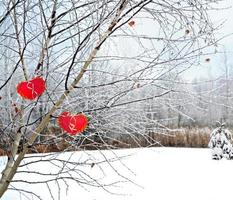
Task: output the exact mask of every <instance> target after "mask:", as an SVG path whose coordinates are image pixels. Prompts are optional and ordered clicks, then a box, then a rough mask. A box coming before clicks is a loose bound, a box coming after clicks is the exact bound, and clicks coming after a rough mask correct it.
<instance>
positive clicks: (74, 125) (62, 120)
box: [58, 112, 88, 135]
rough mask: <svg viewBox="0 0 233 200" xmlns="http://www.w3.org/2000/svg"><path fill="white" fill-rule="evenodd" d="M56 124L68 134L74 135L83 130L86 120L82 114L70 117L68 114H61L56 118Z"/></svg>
mask: <svg viewBox="0 0 233 200" xmlns="http://www.w3.org/2000/svg"><path fill="white" fill-rule="evenodd" d="M58 124H59V126H60V127H61V128H62V129H63V130H64V131H66V132H67V133H68V134H70V135H76V134H78V133H81V132H83V131H84V130H85V128H86V127H87V124H88V120H87V117H86V116H85V115H83V114H78V115H72V114H71V113H69V112H63V113H62V114H61V115H60V116H59V117H58Z"/></svg>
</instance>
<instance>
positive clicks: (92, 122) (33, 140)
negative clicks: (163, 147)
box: [0, 0, 218, 199]
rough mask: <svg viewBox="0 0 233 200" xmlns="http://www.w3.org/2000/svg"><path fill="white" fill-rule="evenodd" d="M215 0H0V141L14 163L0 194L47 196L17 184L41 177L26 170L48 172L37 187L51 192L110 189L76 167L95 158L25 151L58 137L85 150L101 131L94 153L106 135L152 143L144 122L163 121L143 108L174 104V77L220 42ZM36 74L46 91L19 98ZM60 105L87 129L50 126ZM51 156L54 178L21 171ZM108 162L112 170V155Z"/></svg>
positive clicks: (8, 167)
mask: <svg viewBox="0 0 233 200" xmlns="http://www.w3.org/2000/svg"><path fill="white" fill-rule="evenodd" d="M217 2H218V1H211V0H191V1H190V0H187V1H181V2H180V1H176V0H172V1H162V0H140V1H133V0H101V1H95V0H83V1H74V0H66V1H61V0H49V1H41V0H39V1H35V0H26V1H21V0H18V1H17V0H3V1H2V2H1V3H0V45H1V50H0V51H1V55H0V56H1V60H0V65H1V68H0V70H1V74H2V75H1V80H0V84H1V85H0V93H1V100H0V101H1V113H0V114H1V138H2V140H3V143H4V142H5V144H6V143H9V145H2V149H3V150H4V151H5V152H6V154H7V156H8V161H7V163H6V165H5V166H4V170H3V171H2V176H1V180H0V197H2V196H3V195H4V193H5V192H6V191H7V190H8V189H13V190H16V191H19V192H21V193H23V194H25V195H27V194H29V195H31V194H32V195H34V196H35V198H37V199H41V198H40V196H39V195H38V194H36V193H34V192H32V191H30V190H27V189H22V188H16V187H15V186H14V183H15V182H23V183H26V184H33V183H35V182H33V181H32V180H27V179H26V178H27V177H25V178H23V179H16V178H15V175H17V174H20V173H21V174H22V173H24V174H29V173H31V174H33V173H34V174H37V175H38V174H39V175H41V176H42V177H47V179H46V180H45V179H43V178H42V179H41V180H37V183H41V184H44V185H46V186H47V188H48V190H49V192H50V191H51V190H50V186H49V184H50V182H55V183H56V184H57V185H58V188H59V184H61V182H63V183H66V181H67V180H73V181H75V182H76V183H78V184H80V185H84V184H89V185H92V186H97V187H100V186H101V187H102V188H104V189H105V188H106V187H107V185H104V184H103V183H101V182H98V180H95V179H93V178H92V177H91V176H89V175H88V174H85V172H80V171H79V166H80V165H92V164H93V163H94V162H95V160H94V161H91V162H89V161H90V160H88V161H86V162H82V163H81V162H79V161H73V160H66V159H64V158H63V159H58V158H56V157H53V156H51V155H48V156H44V155H40V154H38V155H36V156H30V155H26V154H27V153H29V152H32V151H33V150H34V151H36V147H37V146H38V145H43V144H51V145H52V144H56V145H59V142H60V141H62V140H65V141H66V142H67V144H68V146H67V147H66V148H65V149H64V148H63V151H69V150H79V149H81V146H82V144H81V143H82V141H83V140H81V137H84V138H85V140H87V141H89V143H91V144H92V145H95V144H96V143H98V142H97V138H96V136H98V140H100V144H101V145H100V146H98V145H96V148H97V149H100V148H102V147H103V146H104V147H105V148H108V147H109V148H111V145H109V144H108V143H106V142H105V140H104V139H103V137H105V138H111V137H115V136H118V135H120V134H125V135H126V134H128V135H129V136H130V137H131V139H133V140H134V141H135V142H137V137H136V134H140V135H141V136H142V137H145V139H146V132H147V129H148V128H149V129H151V128H154V127H156V128H158V127H160V128H161V127H163V123H161V121H159V120H158V115H159V113H158V112H159V110H158V109H157V110H156V111H155V115H154V116H153V117H151V116H148V112H147V111H148V107H147V106H149V107H150V106H151V105H152V104H153V105H156V106H158V105H159V106H162V105H164V102H168V103H169V104H170V102H171V101H172V96H169V95H168V94H169V93H179V90H176V88H173V84H172V83H173V81H174V82H175V81H176V80H177V77H178V76H179V74H181V73H182V72H183V71H185V70H186V69H188V68H190V67H192V66H194V65H197V64H198V63H199V62H200V59H199V56H200V55H202V53H203V50H204V49H205V48H207V47H208V48H209V47H213V48H215V45H216V43H217V41H218V40H217V39H215V37H214V31H215V29H216V28H217V27H214V25H213V24H212V22H211V21H210V19H209V17H208V10H210V9H213V8H214V7H212V6H214V5H215V3H217ZM35 76H42V77H43V78H44V79H45V80H46V85H47V89H46V92H45V93H44V94H43V95H42V96H40V97H39V98H38V99H36V100H34V101H26V100H23V99H22V98H21V97H19V96H18V95H17V94H16V89H15V88H16V85H17V84H18V83H19V82H20V81H22V80H30V79H31V78H33V77H35ZM168 82H170V84H168ZM63 110H68V111H73V112H75V113H81V112H82V113H85V114H86V115H87V116H88V117H89V127H88V129H87V130H86V131H85V132H84V133H83V135H80V136H77V137H72V136H68V135H66V134H65V133H63V132H62V131H61V130H60V132H59V131H58V133H56V134H55V132H54V131H51V129H50V128H51V127H54V126H57V125H56V119H57V116H58V115H59V114H60V113H61V112H62V111H63ZM156 112H157V113H156ZM162 114H163V113H161V115H162ZM156 116H157V117H156ZM153 142H154V141H153ZM29 158H31V159H29ZM32 158H33V159H32ZM42 158H43V159H42ZM34 159H35V160H34ZM115 159H117V158H115ZM53 161H54V162H57V164H56V166H57V167H58V169H59V170H58V171H57V172H56V173H54V174H50V175H48V174H46V173H43V172H40V171H33V170H29V169H28V168H23V167H25V166H27V167H30V165H32V164H34V163H38V162H51V163H53ZM104 161H105V162H108V164H109V165H110V166H112V167H113V169H114V165H112V164H111V162H110V161H111V160H108V159H107V158H105V159H104ZM94 164H95V163H94ZM22 168H23V169H24V170H21V169H22ZM25 169H28V171H27V170H25ZM71 172H72V173H71ZM75 172H76V173H75ZM116 173H117V171H116ZM124 178H125V179H126V180H127V177H124ZM111 185H112V183H110V184H109V185H108V186H111ZM59 191H60V190H59ZM50 193H51V197H52V198H54V197H53V194H52V192H50Z"/></svg>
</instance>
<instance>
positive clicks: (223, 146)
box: [208, 124, 233, 160]
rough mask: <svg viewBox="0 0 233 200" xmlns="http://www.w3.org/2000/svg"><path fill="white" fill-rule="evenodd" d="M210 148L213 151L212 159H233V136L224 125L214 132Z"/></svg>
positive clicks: (211, 136)
mask: <svg viewBox="0 0 233 200" xmlns="http://www.w3.org/2000/svg"><path fill="white" fill-rule="evenodd" d="M208 146H209V147H210V148H211V149H212V159H214V160H220V159H222V158H226V159H233V147H232V135H231V132H230V131H229V130H227V129H225V127H224V124H222V125H221V126H220V127H218V128H216V129H214V130H213V132H212V133H211V135H210V141H209V144H208Z"/></svg>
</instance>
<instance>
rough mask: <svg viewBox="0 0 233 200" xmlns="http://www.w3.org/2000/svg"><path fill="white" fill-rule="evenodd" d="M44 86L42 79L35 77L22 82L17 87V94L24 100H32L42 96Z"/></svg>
mask: <svg viewBox="0 0 233 200" xmlns="http://www.w3.org/2000/svg"><path fill="white" fill-rule="evenodd" d="M45 89H46V84H45V81H44V79H43V78H41V77H35V78H33V79H31V80H29V81H23V82H21V83H19V84H18V85H17V88H16V90H17V93H18V94H19V95H20V96H21V97H23V98H24V99H28V100H33V99H36V98H37V97H39V96H40V95H42V94H43V92H44V91H45Z"/></svg>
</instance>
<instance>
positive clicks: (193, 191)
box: [0, 147, 233, 200]
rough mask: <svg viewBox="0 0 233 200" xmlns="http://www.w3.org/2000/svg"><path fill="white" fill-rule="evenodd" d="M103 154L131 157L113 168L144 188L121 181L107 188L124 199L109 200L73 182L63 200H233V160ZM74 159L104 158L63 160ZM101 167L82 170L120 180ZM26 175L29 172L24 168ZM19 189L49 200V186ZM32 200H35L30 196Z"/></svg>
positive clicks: (79, 155) (172, 153)
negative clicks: (115, 185)
mask: <svg viewBox="0 0 233 200" xmlns="http://www.w3.org/2000/svg"><path fill="white" fill-rule="evenodd" d="M102 152H103V153H104V156H106V157H108V158H113V155H114V154H116V155H118V156H124V155H130V156H127V157H124V158H122V160H121V161H122V163H120V162H119V161H117V162H113V163H112V165H113V166H114V168H115V169H117V171H118V172H119V173H120V174H121V175H123V176H126V177H128V178H129V179H130V180H132V181H134V182H135V183H137V184H138V185H140V186H137V185H135V184H132V183H129V182H127V183H126V182H122V183H120V184H117V186H118V187H114V186H111V187H109V188H108V189H109V190H110V191H111V192H114V193H117V194H121V195H111V194H109V193H107V192H106V191H104V190H103V189H101V188H92V187H90V186H85V189H84V188H82V187H80V186H78V185H77V184H75V183H74V182H69V190H68V192H67V194H66V191H65V185H64V188H61V189H62V195H61V197H60V199H61V200H76V199H80V200H82V199H85V200H109V199H110V200H125V199H127V200H150V199H151V200H152V199H153V200H155V199H156V200H174V199H177V200H187V199H188V200H219V199H232V183H231V181H232V180H233V172H232V169H233V161H230V160H220V161H215V160H211V153H210V149H191V148H162V147H159V148H144V149H143V148H142V149H124V150H115V151H113V152H111V151H102ZM71 155H72V158H74V159H80V160H83V159H84V158H85V159H86V158H87V156H90V157H92V156H93V157H95V159H98V160H100V159H101V158H103V155H101V154H100V152H98V151H89V152H75V153H65V154H63V155H62V156H64V157H67V159H68V158H69V157H70V156H71ZM114 157H115V156H114ZM3 160H4V158H2V159H1V160H0V164H3ZM100 165H101V167H102V169H103V170H104V174H103V173H102V172H101V170H99V166H94V167H93V168H91V167H90V166H88V167H85V169H83V170H84V171H85V172H86V173H88V174H90V175H91V176H92V177H98V178H104V179H103V180H104V182H109V181H114V180H119V179H120V178H119V177H118V176H117V174H116V173H115V172H114V171H113V170H112V169H111V167H110V166H109V165H108V164H106V163H105V164H104V163H103V164H100ZM124 165H125V166H124ZM126 166H127V167H128V168H129V169H127V167H126ZM31 167H32V168H30V169H33V170H37V171H38V170H42V171H46V172H52V171H54V170H56V169H55V167H54V168H53V167H51V166H50V165H49V164H48V163H43V162H42V163H40V164H39V163H37V164H35V165H32V166H31ZM24 170H27V169H26V168H24ZM130 170H132V172H131V171H130ZM20 176H22V175H19V176H18V178H19V177H20ZM24 176H25V175H24ZM26 176H27V178H29V180H34V181H36V180H37V177H36V175H30V174H29V175H26ZM121 180H122V179H121ZM17 184H18V183H17ZM17 184H16V183H15V186H20V187H21V188H23V189H27V190H32V191H36V192H37V193H38V194H40V195H41V197H42V198H43V199H46V200H49V199H50V195H49V193H48V190H47V189H46V186H42V185H29V184H18V185H17ZM51 190H54V191H55V190H56V186H55V184H54V185H51ZM88 190H89V191H88ZM20 197H22V199H23V200H25V199H27V198H25V197H23V196H20V195H19V194H18V193H17V192H14V191H8V192H7V193H6V194H5V196H4V197H3V198H1V200H19V199H20ZM28 199H33V198H32V197H30V196H29V198H28ZM34 199H35V198H34ZM57 199H59V198H58V196H56V197H55V200H57Z"/></svg>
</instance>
